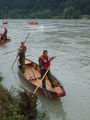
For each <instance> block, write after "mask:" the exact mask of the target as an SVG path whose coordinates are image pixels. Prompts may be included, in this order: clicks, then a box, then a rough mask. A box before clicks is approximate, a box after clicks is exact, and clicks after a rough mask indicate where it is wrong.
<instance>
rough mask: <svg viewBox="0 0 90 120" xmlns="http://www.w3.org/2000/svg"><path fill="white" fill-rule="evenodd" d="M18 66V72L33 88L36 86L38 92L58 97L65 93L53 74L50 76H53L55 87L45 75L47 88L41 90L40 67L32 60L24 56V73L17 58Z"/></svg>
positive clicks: (50, 96)
mask: <svg viewBox="0 0 90 120" xmlns="http://www.w3.org/2000/svg"><path fill="white" fill-rule="evenodd" d="M18 68H19V72H20V74H21V75H22V76H23V77H24V79H25V80H27V81H28V82H29V84H31V85H32V86H33V87H34V89H35V88H36V87H38V92H40V93H42V94H44V95H45V96H47V97H49V98H59V97H64V96H65V95H66V92H65V90H64V88H63V86H62V84H61V83H60V82H59V81H58V80H57V79H56V77H55V76H53V75H52V76H53V78H54V82H55V84H56V87H55V88H52V87H51V84H50V81H49V80H48V77H47V76H46V88H47V90H46V91H44V90H43V88H42V80H41V75H40V67H39V65H37V64H36V63H34V62H33V61H31V60H28V59H27V58H25V73H22V72H21V70H20V64H19V60H18Z"/></svg>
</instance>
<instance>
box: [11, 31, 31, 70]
mask: <svg viewBox="0 0 90 120" xmlns="http://www.w3.org/2000/svg"><path fill="white" fill-rule="evenodd" d="M29 35H30V33H28V35H27V37H26V38H25V41H24V43H25V42H26V41H27V39H28V36H29ZM17 58H18V53H17V56H16V58H15V60H14V62H13V64H12V67H11V68H13V66H14V64H15V62H16V60H17Z"/></svg>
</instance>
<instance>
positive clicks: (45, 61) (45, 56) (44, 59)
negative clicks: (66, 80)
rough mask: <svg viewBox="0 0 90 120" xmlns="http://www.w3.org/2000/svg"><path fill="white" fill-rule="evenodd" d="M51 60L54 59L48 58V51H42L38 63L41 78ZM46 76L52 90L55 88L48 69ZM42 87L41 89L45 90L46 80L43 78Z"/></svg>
mask: <svg viewBox="0 0 90 120" xmlns="http://www.w3.org/2000/svg"><path fill="white" fill-rule="evenodd" d="M53 59H54V57H52V58H50V57H49V56H48V51H47V50H44V51H43V55H41V56H40V57H39V60H38V61H39V66H40V69H41V78H42V77H43V76H44V74H45V72H46V71H47V69H48V68H49V67H50V62H51V60H53ZM47 76H48V79H49V80H50V83H51V86H52V88H54V87H55V83H54V80H53V77H52V75H51V72H50V69H49V71H48V73H47ZM42 87H43V89H46V78H44V79H43V80H42Z"/></svg>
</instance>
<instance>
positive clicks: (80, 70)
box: [0, 19, 90, 120]
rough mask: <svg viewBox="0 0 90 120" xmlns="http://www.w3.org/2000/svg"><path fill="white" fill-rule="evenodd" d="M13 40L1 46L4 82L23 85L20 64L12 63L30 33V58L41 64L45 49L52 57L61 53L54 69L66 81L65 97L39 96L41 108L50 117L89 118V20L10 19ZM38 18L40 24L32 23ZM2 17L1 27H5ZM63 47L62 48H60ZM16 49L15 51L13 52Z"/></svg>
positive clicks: (53, 119)
mask: <svg viewBox="0 0 90 120" xmlns="http://www.w3.org/2000/svg"><path fill="white" fill-rule="evenodd" d="M7 21H8V24H7V28H8V35H10V36H11V38H12V40H11V42H9V43H7V44H5V45H4V46H0V73H1V74H2V75H3V76H4V78H3V81H2V84H3V85H4V86H5V87H7V88H8V89H11V88H19V86H24V87H25V88H28V89H29V86H28V84H26V83H25V84H24V82H22V81H21V79H20V77H19V75H18V68H17V64H16V63H15V65H14V67H13V70H12V69H11V66H12V64H13V62H14V60H15V57H16V55H17V49H18V47H19V46H20V43H21V41H24V40H25V38H26V36H27V34H28V33H30V37H29V38H28V40H27V42H26V46H27V53H26V56H27V58H29V59H31V60H33V61H34V62H36V63H38V58H39V56H40V55H41V54H42V52H43V50H44V49H47V50H48V53H49V55H50V56H55V55H56V54H57V53H58V56H57V58H56V60H55V61H54V63H53V64H52V67H51V72H52V73H53V74H54V75H55V76H56V77H57V78H58V80H59V81H60V82H61V83H62V84H63V86H64V88H65V90H66V96H65V97H62V98H60V99H57V100H51V99H48V98H46V97H44V96H41V95H38V98H39V100H38V109H39V110H42V111H46V112H47V114H48V116H49V118H50V120H90V20H84V19H83V20H48V19H46V20H40V19H37V20H29V19H20V20H15V19H14V20H10V19H9V20H7ZM30 21H37V22H38V25H37V26H30V25H29V24H28V23H29V22H30ZM2 27H3V26H2V20H0V28H1V30H2ZM62 44H64V45H63V47H62V48H61V49H60V47H61V46H62ZM13 51H14V52H13Z"/></svg>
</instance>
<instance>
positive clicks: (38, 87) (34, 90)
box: [33, 44, 64, 94]
mask: <svg viewBox="0 0 90 120" xmlns="http://www.w3.org/2000/svg"><path fill="white" fill-rule="evenodd" d="M63 46H64V44H62V46H61V47H60V49H62V47H63ZM58 52H60V51H58ZM57 56H58V54H57V55H56V56H55V57H54V59H53V60H52V61H51V64H52V62H53V61H54V60H55V58H56V57H57ZM49 69H50V67H49V68H48V69H47V71H46V72H45V74H44V75H43V77H42V79H41V82H42V81H43V80H44V78H45V76H46V75H47V73H48V71H49ZM37 79H38V78H37ZM38 88H39V86H37V87H36V89H35V90H34V92H33V94H35V93H36V91H37V90H38Z"/></svg>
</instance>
